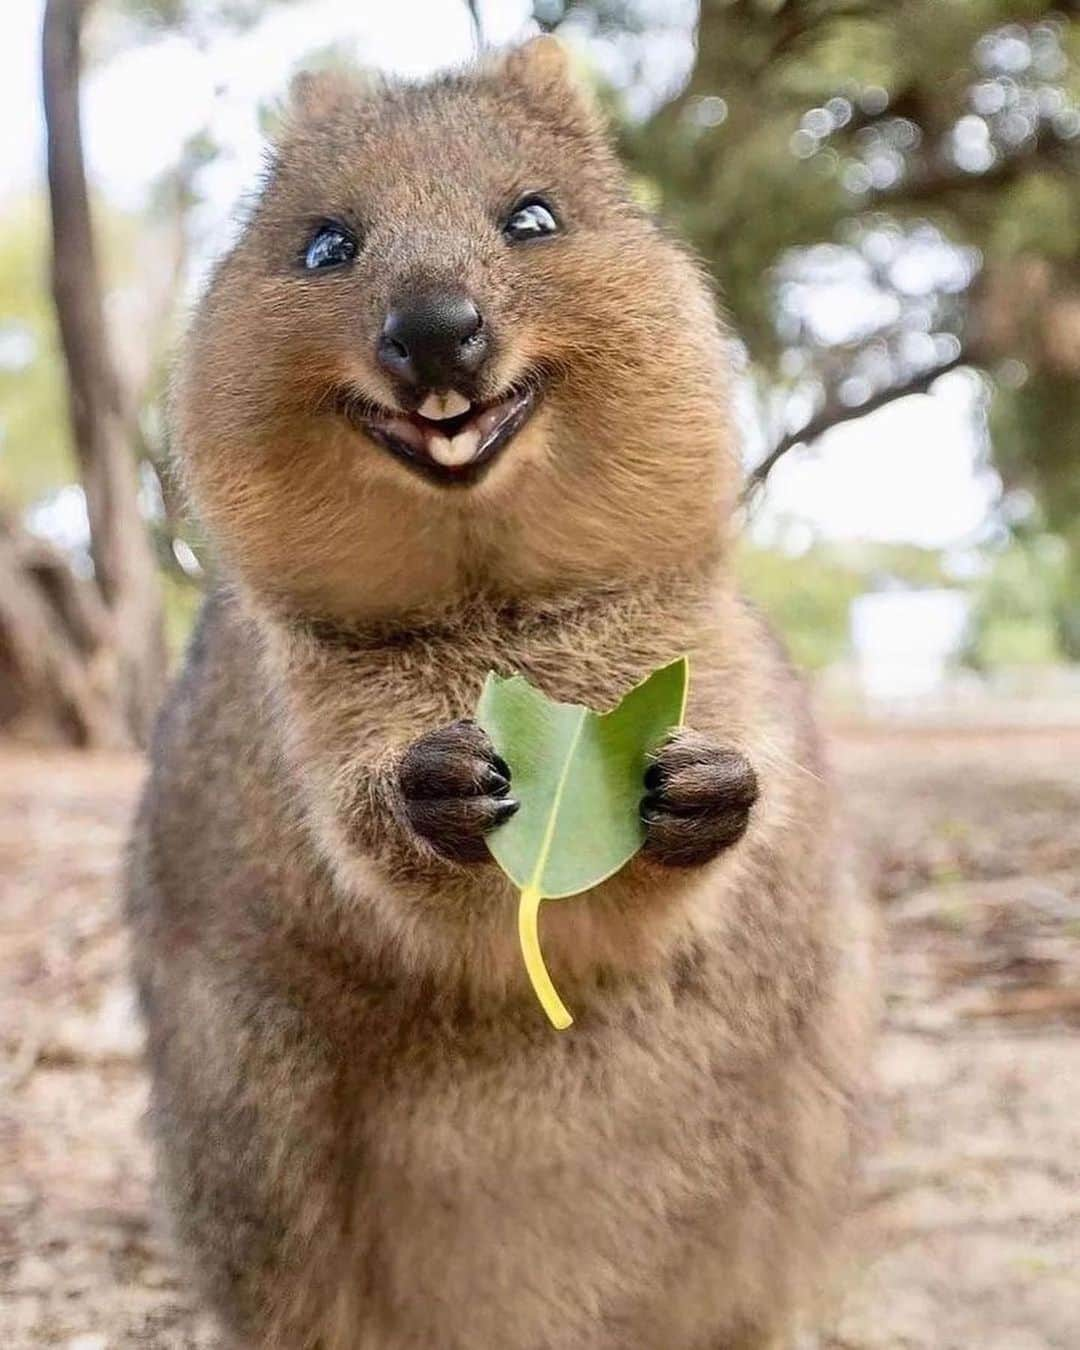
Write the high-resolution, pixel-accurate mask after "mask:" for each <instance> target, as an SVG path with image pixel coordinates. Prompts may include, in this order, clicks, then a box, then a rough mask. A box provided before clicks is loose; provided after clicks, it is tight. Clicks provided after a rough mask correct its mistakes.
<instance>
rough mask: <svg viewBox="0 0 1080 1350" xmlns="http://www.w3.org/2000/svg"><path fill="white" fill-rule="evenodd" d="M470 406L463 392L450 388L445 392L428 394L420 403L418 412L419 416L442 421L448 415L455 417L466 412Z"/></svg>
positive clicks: (432, 420) (433, 420)
mask: <svg viewBox="0 0 1080 1350" xmlns="http://www.w3.org/2000/svg"><path fill="white" fill-rule="evenodd" d="M471 406H472V404H470V402H469V400H468V399H467V398H466V397H465V396H464V394H459V393H458V391H457V390H456V389H451V390H450V391H449V393H446V394H428V396H427V398H426V399H424V401H423V403H421V404H420V407H419V409H418V412H419V413H420V416H421V417H426V418H427V419H428V420H429V421H431V422H444V421H445V420H446V419H447V418H448V417H457V416H459V415H460V414H461V413H463V412H468V411H469V408H470V407H471Z"/></svg>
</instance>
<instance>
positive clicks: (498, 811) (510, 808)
mask: <svg viewBox="0 0 1080 1350" xmlns="http://www.w3.org/2000/svg"><path fill="white" fill-rule="evenodd" d="M520 809H521V803H520V802H519V801H518V800H517V798H516V797H504V798H503V800H502V801H501V802H500V803H499V805H498V806H497V807H496V808H495V824H496V825H502V824H503V822H504V821H507V820H509V819H510V817H511V816H516V815H517V813H518V811H519V810H520Z"/></svg>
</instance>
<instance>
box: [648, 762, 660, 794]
mask: <svg viewBox="0 0 1080 1350" xmlns="http://www.w3.org/2000/svg"><path fill="white" fill-rule="evenodd" d="M663 781H664V769H663V766H662V765H661V764H660V763H659V761H658V760H653V762H652V763H651V764H650V765H649V767H648V768H647V769H646V770H645V786H646V787H647V788H648V789H649V791H650V792H651V791H653V790H654V789H656V788H658V787H659V786H660V784H661V783H662V782H663Z"/></svg>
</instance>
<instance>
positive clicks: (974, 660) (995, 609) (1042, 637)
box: [968, 534, 1068, 669]
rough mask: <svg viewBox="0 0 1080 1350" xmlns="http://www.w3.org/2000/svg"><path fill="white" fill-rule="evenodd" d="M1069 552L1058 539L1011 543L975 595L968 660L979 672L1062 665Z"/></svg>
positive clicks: (1043, 536) (1022, 539) (1038, 536)
mask: <svg viewBox="0 0 1080 1350" xmlns="http://www.w3.org/2000/svg"><path fill="white" fill-rule="evenodd" d="M1067 569H1068V550H1067V549H1066V547H1065V545H1064V543H1063V542H1062V540H1061V539H1059V538H1057V537H1056V536H1054V535H1047V534H1035V535H1033V536H1031V537H1027V538H1025V537H1020V538H1016V539H1013V540H1012V541H1010V543H1009V545H1008V547H1006V548H1005V549H1003V550H1002V551H1001V552H999V553H998V555H997V556H996V557H995V559H994V562H993V566H992V567H991V569H990V571H989V573H988V574H987V576H986V577H985V578H983V580H982V581H981V582H980V583H979V585H978V586H977V588H976V593H975V605H974V610H973V615H972V628H971V639H970V649H969V652H968V660H969V661H970V662H971V664H972V665H974V666H976V667H977V668H979V669H992V668H994V667H995V666H1003V665H1004V666H1016V665H1039V664H1046V663H1049V662H1054V661H1060V660H1061V659H1062V658H1063V657H1064V656H1065V655H1066V652H1065V650H1064V647H1063V642H1062V637H1063V633H1062V623H1061V619H1062V606H1063V602H1064V601H1065V598H1066V596H1067V593H1068V575H1067Z"/></svg>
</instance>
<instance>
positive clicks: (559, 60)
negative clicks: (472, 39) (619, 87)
mask: <svg viewBox="0 0 1080 1350" xmlns="http://www.w3.org/2000/svg"><path fill="white" fill-rule="evenodd" d="M497 61H498V67H497V69H498V72H499V73H501V74H502V75H504V76H505V77H506V78H508V79H510V80H512V81H513V82H514V83H515V84H516V85H518V87H519V88H521V89H522V90H523V91H525V92H526V93H527V94H529V95H530V96H531V97H532V98H533V99H535V100H536V101H537V102H539V103H541V104H543V105H545V106H548V107H550V108H551V109H552V110H553V111H554V110H559V111H562V112H565V111H566V110H567V109H568V108H572V109H573V110H574V111H575V112H576V113H577V114H578V115H579V116H580V117H581V118H582V119H584V120H585V122H587V123H588V124H591V125H595V126H600V125H601V124H602V122H603V118H602V116H601V114H600V109H599V107H598V105H597V102H596V99H595V97H594V95H593V91H592V90H591V89H590V88H589V87H588V86H587V85H586V83H585V82H584V80H582V79H581V77H580V75H579V74H578V73H577V71H576V70H575V69H574V61H573V58H572V57H571V54H570V52H569V51H568V49H567V48H566V47H565V46H564V45H563V43H561V42H560V41H559V40H558V38H554V37H551V36H550V34H547V33H545V34H542V35H541V36H540V37H534V38H530V39H529V40H528V42H524V43H522V45H521V46H520V47H512V48H511V49H510V50H509V51H508V52H505V53H503V54H502V55H500V56H499V57H498V58H497Z"/></svg>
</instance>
